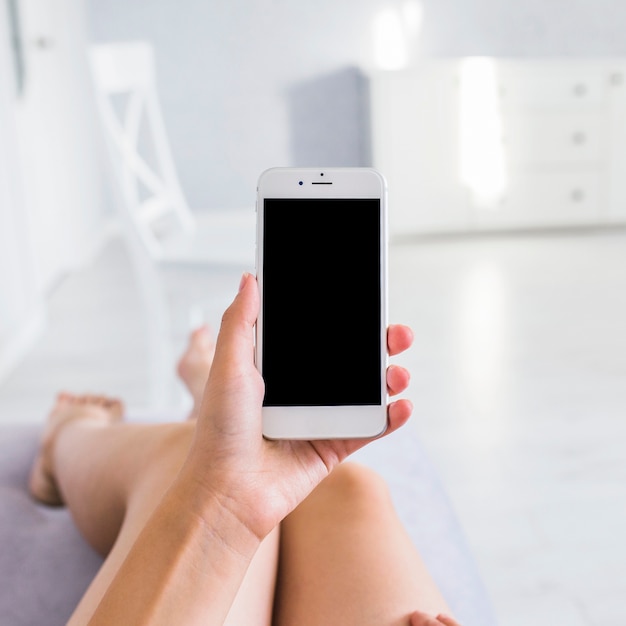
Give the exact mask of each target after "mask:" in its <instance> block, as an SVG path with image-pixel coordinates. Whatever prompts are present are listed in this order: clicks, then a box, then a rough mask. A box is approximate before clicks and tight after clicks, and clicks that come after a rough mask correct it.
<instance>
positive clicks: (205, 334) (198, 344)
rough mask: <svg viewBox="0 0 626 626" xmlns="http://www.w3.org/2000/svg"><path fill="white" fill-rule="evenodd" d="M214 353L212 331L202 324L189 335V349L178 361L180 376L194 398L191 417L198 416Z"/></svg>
mask: <svg viewBox="0 0 626 626" xmlns="http://www.w3.org/2000/svg"><path fill="white" fill-rule="evenodd" d="M214 354H215V341H214V339H213V336H212V335H211V331H210V330H209V327H208V326H200V328H197V329H196V330H194V331H193V332H192V333H191V335H190V336H189V344H188V345H187V349H186V350H185V352H184V353H183V355H182V356H181V357H180V360H179V361H178V367H177V372H178V376H179V377H180V379H181V380H182V381H183V383H185V386H186V387H187V389H188V390H189V393H190V394H191V397H192V398H193V409H192V411H191V414H190V415H189V418H190V419H194V418H196V417H197V414H198V410H199V408H200V402H201V401H202V394H203V393H204V386H205V385H206V381H207V379H208V378H209V372H210V371H211V365H212V364H213V356H214Z"/></svg>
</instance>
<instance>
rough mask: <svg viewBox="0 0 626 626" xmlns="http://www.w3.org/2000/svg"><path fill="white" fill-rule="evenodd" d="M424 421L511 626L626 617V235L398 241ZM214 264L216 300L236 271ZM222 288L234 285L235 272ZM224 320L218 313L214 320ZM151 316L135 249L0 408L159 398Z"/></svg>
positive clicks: (108, 263)
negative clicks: (79, 394) (74, 396)
mask: <svg viewBox="0 0 626 626" xmlns="http://www.w3.org/2000/svg"><path fill="white" fill-rule="evenodd" d="M390 261H391V271H390V274H391V288H390V314H391V321H392V322H404V323H408V324H410V325H411V326H412V327H413V329H414V331H415V346H414V348H413V349H412V350H411V351H410V352H409V353H408V354H406V355H403V356H402V357H401V358H398V359H397V361H398V362H402V363H404V364H406V365H408V366H409V367H410V368H411V371H412V384H411V387H410V389H409V392H408V395H409V396H410V397H411V399H412V400H413V402H414V404H415V415H414V421H413V427H414V428H417V429H418V431H419V433H420V435H421V437H422V439H423V441H424V444H425V446H426V448H427V449H428V451H429V452H430V454H431V456H432V458H433V460H434V461H435V463H436V464H437V466H438V469H439V471H440V473H441V477H442V480H443V482H444V484H445V485H446V487H447V489H448V492H449V495H450V498H451V500H452V502H453V505H454V507H455V509H456V511H457V513H458V516H459V519H460V521H461V524H462V525H463V527H464V529H465V531H466V534H467V537H468V540H469V542H470V545H471V546H472V548H473V551H474V554H475V555H476V559H477V561H478V564H479V568H480V570H481V572H482V574H483V576H484V579H485V582H486V585H487V587H488V590H489V592H490V595H491V597H492V599H493V603H494V606H495V609H496V613H497V615H498V617H499V621H500V623H501V624H502V626H544V625H545V626H554V625H555V624H557V625H561V624H562V625H564V626H565V625H567V626H579V625H581V626H582V625H584V626H624V624H626V600H625V598H626V536H625V535H626V232H624V231H621V232H613V233H607V232H604V233H601V232H597V233H586V234H560V235H558V234H557V235H534V236H531V235H519V236H507V237H500V238H498V237H495V236H494V237H483V238H474V239H460V238H459V239H442V240H434V239H431V240H421V241H420V240H418V241H415V242H411V243H404V244H401V245H400V244H398V245H394V246H392V250H391V255H390ZM228 278H229V280H228V281H225V276H219V277H218V276H213V277H211V278H210V279H207V280H205V281H204V282H203V283H202V288H203V289H210V288H212V287H211V286H212V285H215V284H218V285H219V291H220V293H219V294H218V300H220V301H222V300H224V299H228V298H229V297H230V295H231V294H234V291H235V289H236V287H237V281H238V277H233V278H232V284H231V280H230V277H228ZM225 285H227V287H226V286H225ZM209 321H211V322H212V323H213V324H217V323H218V320H217V319H211V318H210V319H209ZM145 327H146V323H145V318H144V317H143V310H142V308H141V306H140V299H139V294H138V291H137V289H136V284H135V279H134V277H133V274H132V272H131V271H130V266H129V261H128V257H127V255H126V252H125V249H124V247H123V245H122V244H121V243H120V242H118V241H113V242H111V244H110V245H109V246H108V247H107V248H106V249H105V250H104V252H103V254H102V255H101V256H100V257H99V258H98V259H97V261H96V262H95V263H94V264H93V266H91V267H88V268H85V269H84V270H83V271H81V272H79V273H77V274H76V275H73V276H70V277H68V278H67V280H66V281H64V283H63V284H61V285H60V286H59V288H58V289H57V290H56V291H55V292H54V294H52V295H51V297H50V318H49V325H48V330H47V332H46V334H45V335H44V336H43V337H42V339H41V341H40V342H39V343H38V345H37V346H36V347H35V348H34V349H33V351H32V353H31V354H30V355H29V356H28V357H27V358H26V359H25V360H24V361H23V362H22V363H21V364H20V365H19V366H18V367H17V368H16V370H15V371H14V372H13V373H12V374H11V375H10V376H9V377H8V379H7V380H5V381H4V382H2V383H0V421H3V422H15V421H19V420H22V421H32V420H39V419H41V418H42V416H43V415H44V414H45V411H46V408H47V406H48V405H49V404H50V402H51V399H52V397H53V395H54V393H55V392H56V391H57V390H59V389H68V390H72V391H99V392H104V393H110V394H115V395H119V396H122V397H124V398H125V399H126V401H127V403H128V404H129V405H130V407H131V408H132V407H142V406H146V405H147V403H148V402H149V399H150V398H149V391H150V387H149V380H148V374H147V372H148V352H147V346H148V343H147V338H146V335H145V332H144V330H145Z"/></svg>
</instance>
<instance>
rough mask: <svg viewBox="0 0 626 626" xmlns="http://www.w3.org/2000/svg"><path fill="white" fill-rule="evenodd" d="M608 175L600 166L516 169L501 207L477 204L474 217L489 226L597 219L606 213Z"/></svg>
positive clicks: (560, 222)
mask: <svg viewBox="0 0 626 626" xmlns="http://www.w3.org/2000/svg"><path fill="white" fill-rule="evenodd" d="M605 179H606V175H605V173H604V171H602V170H599V169H585V170H581V171H579V172H574V171H571V170H563V171H547V170H543V171H523V170H517V171H513V172H511V173H510V178H509V185H508V188H507V190H506V193H505V195H504V197H503V199H502V201H501V202H500V204H499V205H498V207H497V208H493V209H480V208H479V207H474V208H473V210H472V218H473V219H472V221H473V224H474V225H475V226H480V227H486V228H488V227H502V226H521V227H524V226H559V225H572V224H584V223H592V222H597V221H599V220H600V218H601V216H602V213H603V210H602V207H603V197H602V189H603V187H604V185H605Z"/></svg>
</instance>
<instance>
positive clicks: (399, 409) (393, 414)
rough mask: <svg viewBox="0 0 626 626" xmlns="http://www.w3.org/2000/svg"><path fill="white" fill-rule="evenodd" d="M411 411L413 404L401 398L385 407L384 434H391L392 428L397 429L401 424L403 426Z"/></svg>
mask: <svg viewBox="0 0 626 626" xmlns="http://www.w3.org/2000/svg"><path fill="white" fill-rule="evenodd" d="M412 413H413V404H412V402H411V401H410V400H407V399H406V398H403V399H402V400H396V401H395V402H392V403H391V404H390V405H389V406H388V407H387V416H388V420H387V422H388V424H387V430H386V431H385V435H389V434H391V433H392V432H393V431H394V430H398V428H400V427H401V426H404V425H405V424H406V423H407V422H408V420H409V418H410V417H411V414H412Z"/></svg>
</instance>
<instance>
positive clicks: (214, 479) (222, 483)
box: [170, 463, 272, 558]
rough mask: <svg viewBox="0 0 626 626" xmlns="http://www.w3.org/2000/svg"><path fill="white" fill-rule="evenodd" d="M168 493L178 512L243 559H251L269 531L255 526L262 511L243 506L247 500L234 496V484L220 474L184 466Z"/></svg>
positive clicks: (235, 488)
mask: <svg viewBox="0 0 626 626" xmlns="http://www.w3.org/2000/svg"><path fill="white" fill-rule="evenodd" d="M170 491H171V494H172V497H173V498H174V499H175V500H176V502H177V506H178V507H179V508H180V509H181V510H182V511H185V512H186V513H187V514H188V515H189V516H191V517H192V518H195V519H197V521H198V523H199V524H200V525H204V526H206V527H207V530H208V531H209V532H210V533H213V534H216V535H219V537H220V539H221V540H222V541H224V543H225V545H226V546H228V547H230V548H231V549H232V550H233V551H235V552H236V553H238V554H240V555H241V556H243V557H244V558H247V557H250V558H251V557H252V555H253V554H254V553H255V551H256V550H257V548H258V547H259V544H260V543H261V541H262V540H263V539H264V538H265V536H266V535H267V534H268V533H269V532H270V531H271V530H272V526H270V527H268V528H265V527H264V525H263V524H262V523H259V518H260V517H262V512H257V511H255V510H254V507H251V506H249V505H248V504H246V503H247V502H248V499H247V498H244V497H238V495H237V494H238V489H237V485H236V482H235V481H234V480H228V478H226V477H224V476H222V475H221V474H218V473H214V472H212V473H210V474H209V475H207V474H206V470H205V471H204V473H201V472H199V471H198V469H196V468H194V467H192V466H191V464H190V463H186V464H185V465H184V466H183V468H182V469H181V471H180V473H179V475H178V477H177V479H176V480H175V482H174V484H173V485H172V488H171V490H170Z"/></svg>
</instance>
